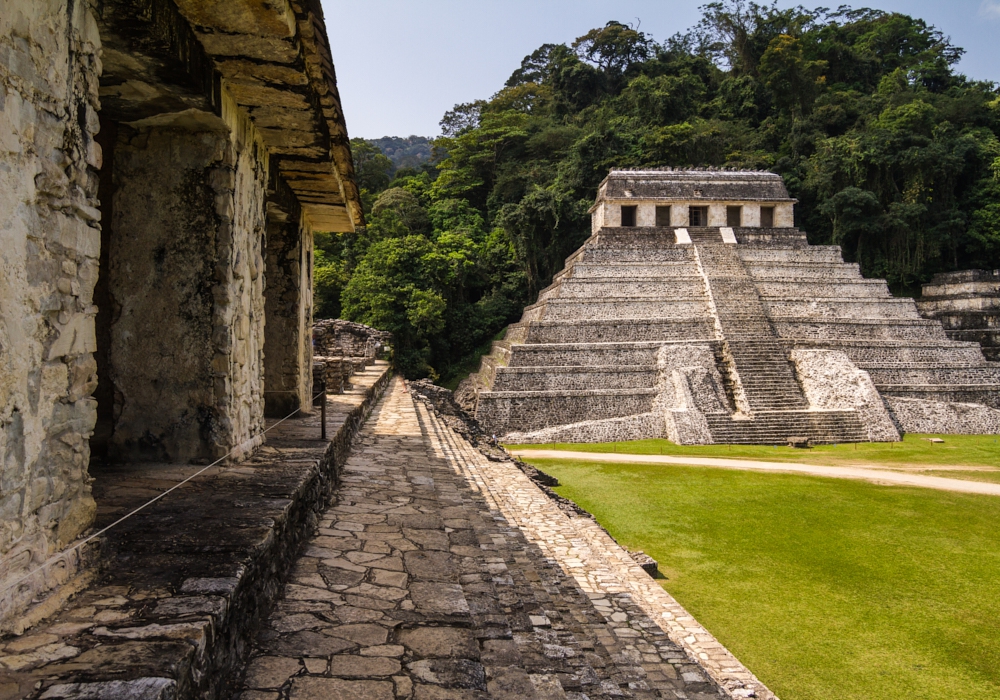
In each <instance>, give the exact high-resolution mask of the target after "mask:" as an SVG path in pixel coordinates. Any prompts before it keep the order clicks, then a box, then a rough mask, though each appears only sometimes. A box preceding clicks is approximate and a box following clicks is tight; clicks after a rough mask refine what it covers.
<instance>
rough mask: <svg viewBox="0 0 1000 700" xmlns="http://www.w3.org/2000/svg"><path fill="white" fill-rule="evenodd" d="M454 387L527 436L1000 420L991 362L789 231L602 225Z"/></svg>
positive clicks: (827, 435) (884, 433) (534, 439)
mask: <svg viewBox="0 0 1000 700" xmlns="http://www.w3.org/2000/svg"><path fill="white" fill-rule="evenodd" d="M681 231H683V233H682V232H681ZM458 396H459V398H460V400H461V401H463V403H464V406H465V408H466V409H467V410H469V411H470V412H472V413H474V414H475V415H476V417H477V419H478V420H479V421H480V423H481V424H482V425H483V427H484V428H485V429H486V430H487V431H488V432H492V433H494V434H496V435H497V436H498V437H502V438H503V439H504V440H506V441H508V442H512V443H526V444H527V443H534V444H539V443H553V442H607V441H619V440H638V439H650V438H665V439H669V440H671V441H674V442H677V443H681V444H712V443H719V444H764V445H767V444H785V443H786V442H787V441H788V440H789V438H793V437H794V438H808V439H809V440H810V442H812V443H813V444H824V443H842V442H858V441H894V440H899V439H900V436H901V433H904V432H941V433H944V432H950V433H1000V410H998V409H1000V364H998V363H993V362H988V361H987V360H986V359H985V358H984V357H983V354H982V352H981V350H980V348H979V346H978V344H976V343H972V342H960V341H955V340H952V339H950V338H949V337H948V335H946V333H945V330H944V328H943V327H942V325H941V323H940V322H939V321H937V320H934V319H927V318H923V317H921V315H920V314H919V313H918V311H917V308H916V305H915V304H914V302H913V300H911V299H901V298H894V297H892V295H891V294H890V293H889V290H888V287H887V286H886V284H885V282H884V281H882V280H871V279H864V278H863V277H861V274H860V271H859V269H858V266H857V265H856V264H853V263H845V262H844V261H843V258H842V257H841V252H840V249H839V248H838V247H836V246H810V245H808V244H807V242H806V240H805V235H804V234H803V233H802V232H800V231H798V230H797V229H794V228H785V229H761V228H752V229H751V228H746V229H744V228H734V229H731V230H729V231H728V232H727V233H726V234H725V235H724V234H723V230H722V229H721V228H718V227H716V228H711V227H701V228H697V229H695V228H689V229H678V228H675V227H627V228H623V227H603V228H601V229H599V230H598V231H596V233H595V234H594V235H593V236H591V238H590V239H588V240H587V242H586V243H585V244H584V245H583V247H581V248H580V249H579V250H578V251H577V252H575V253H574V254H573V255H572V256H570V258H568V259H567V263H566V267H565V268H564V269H563V270H562V271H561V272H560V273H559V274H557V275H556V276H555V278H554V280H553V283H552V284H551V285H550V286H549V287H548V288H546V289H544V290H542V292H541V293H540V294H539V297H538V301H537V302H536V303H535V304H533V305H531V306H529V307H527V308H526V309H525V312H524V315H523V317H522V319H521V320H520V322H518V323H516V324H513V325H511V326H510V327H509V328H508V331H507V334H506V336H505V337H504V339H503V340H502V341H498V342H496V343H495V344H494V347H493V350H492V351H491V353H490V354H489V355H488V356H486V357H484V358H483V361H482V365H481V367H480V370H479V372H478V373H476V374H474V375H472V376H471V377H470V378H469V379H468V380H467V381H466V382H465V383H464V385H463V386H462V387H461V388H460V390H459V392H458Z"/></svg>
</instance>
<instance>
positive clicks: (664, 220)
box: [656, 204, 670, 227]
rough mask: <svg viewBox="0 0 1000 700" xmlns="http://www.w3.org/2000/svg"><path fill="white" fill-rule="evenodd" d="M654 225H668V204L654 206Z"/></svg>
mask: <svg viewBox="0 0 1000 700" xmlns="http://www.w3.org/2000/svg"><path fill="white" fill-rule="evenodd" d="M656 225H657V226H660V227H667V226H670V205H669V204H668V205H666V206H658V207H656Z"/></svg>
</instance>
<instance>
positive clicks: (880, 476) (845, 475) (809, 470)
mask: <svg viewBox="0 0 1000 700" xmlns="http://www.w3.org/2000/svg"><path fill="white" fill-rule="evenodd" d="M511 454H514V455H516V456H518V457H520V458H521V459H523V460H526V461H531V460H532V459H564V460H577V461H587V462H621V463H627V464H678V465H684V466H689V467H720V468H722V469H745V470H750V471H765V472H786V473H794V474H809V475H812V476H828V477H833V478H835V479H860V480H862V481H871V482H873V483H876V484H883V485H891V486H919V487H921V488H926V489H938V490H939V491H958V492H960V493H981V494H987V495H990V496H1000V484H994V483H989V482H983V481H963V480H962V479H946V478H944V477H940V476H926V475H924V474H908V473H906V472H898V471H888V470H886V469H870V468H868V467H823V466H819V465H816V464H801V463H798V462H757V461H754V460H749V459H720V458H718V457H675V456H669V455H629V454H621V453H611V454H608V453H606V452H571V451H568V450H511Z"/></svg>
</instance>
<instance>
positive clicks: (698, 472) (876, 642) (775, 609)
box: [531, 460, 1000, 700]
mask: <svg viewBox="0 0 1000 700" xmlns="http://www.w3.org/2000/svg"><path fill="white" fill-rule="evenodd" d="M531 461H532V463H533V464H536V465H537V466H538V467H539V468H540V469H542V470H544V471H546V472H548V473H550V474H552V475H554V476H556V477H558V478H559V480H560V482H561V484H562V485H561V486H560V487H559V488H558V489H557V491H558V492H559V493H560V494H562V495H563V496H566V497H567V498H570V499H572V500H574V501H576V502H577V503H578V504H580V505H581V506H583V507H584V508H586V509H587V510H588V511H590V512H591V513H593V514H594V515H595V516H596V517H597V519H598V520H599V521H600V523H601V524H602V525H604V526H605V527H606V528H607V529H608V530H609V531H610V532H611V534H612V535H613V536H614V537H616V538H617V539H618V541H619V542H621V543H622V544H623V545H625V546H626V547H628V548H630V549H642V550H644V551H646V552H647V553H649V554H650V555H651V556H653V557H654V558H655V559H656V560H657V561H658V562H659V563H660V571H661V572H662V573H663V574H665V575H666V576H667V578H666V580H663V581H662V583H663V585H664V587H665V588H666V589H667V590H668V591H670V593H671V594H673V595H674V597H676V598H677V600H678V601H680V603H681V604H682V605H684V606H685V607H686V608H687V609H688V610H689V611H690V612H691V613H693V614H694V615H695V617H696V618H697V619H698V620H699V621H700V622H701V623H702V624H704V625H705V626H706V627H707V628H708V629H709V630H710V631H711V632H712V633H714V634H715V635H716V636H717V637H718V638H719V640H720V641H721V642H722V643H723V644H725V645H726V646H727V647H728V648H729V649H730V650H731V651H732V652H733V653H735V654H736V656H737V657H738V658H739V659H740V660H741V661H743V662H744V663H745V664H746V665H747V666H748V667H749V668H750V669H751V670H752V671H753V672H754V673H756V674H757V676H758V677H759V678H760V679H761V680H762V681H764V682H765V683H766V684H767V685H768V686H769V687H770V688H771V689H772V690H774V691H775V692H776V693H777V694H778V695H779V696H780V697H781V698H782V700H806V699H809V700H812V699H817V700H818V699H823V700H834V699H842V698H852V699H859V700H860V699H864V700H869V699H871V700H881V699H888V698H893V699H897V698H898V699H899V700H903V699H904V698H905V699H906V700H914V699H925V698H926V699H930V698H934V699H941V700H944V699H948V700H958V699H966V698H976V699H983V698H1000V498H996V497H989V496H977V495H967V494H957V493H949V492H941V491H933V490H930V489H915V488H900V487H886V486H877V485H874V484H869V483H867V482H861V481H849V480H843V479H824V478H819V477H806V476H798V475H791V474H762V473H756V472H745V471H732V470H723V469H711V468H697V467H679V466H664V465H641V464H605V463H594V462H573V461H550V460H531Z"/></svg>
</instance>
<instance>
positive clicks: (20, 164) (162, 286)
mask: <svg viewBox="0 0 1000 700" xmlns="http://www.w3.org/2000/svg"><path fill="white" fill-rule="evenodd" d="M360 220H361V210H360V203H359V199H358V192H357V187H356V185H355V183H354V182H353V166H352V160H351V154H350V148H349V140H348V136H347V131H346V126H345V122H344V118H343V114H342V111H341V107H340V98H339V95H338V92H337V86H336V80H335V77H334V70H333V63H332V61H331V58H330V46H329V41H328V39H327V36H326V30H325V25H324V22H323V15H322V10H321V7H320V2H319V0H268V2H263V3H262V2H257V1H256V0H231V1H227V2H206V1H205V0H100V1H98V0H76V1H75V2H44V1H43V0H24V1H23V2H5V3H4V4H3V9H2V10H0V460H2V461H0V629H3V627H4V624H5V621H7V620H10V619H11V618H12V617H14V616H17V615H18V614H19V612H20V611H22V610H23V609H24V608H25V606H27V605H28V604H29V603H30V602H31V601H32V600H35V599H37V598H39V597H41V596H42V595H43V594H44V593H45V591H46V590H49V589H51V588H53V587H55V586H58V585H60V584H62V583H63V582H65V581H67V580H68V579H69V578H70V577H71V576H72V575H73V572H74V570H75V569H76V567H77V565H78V561H77V559H76V558H75V557H76V554H73V555H72V556H68V557H66V558H65V559H64V560H63V561H62V562H60V564H58V565H54V566H51V567H49V568H47V569H45V570H44V571H42V572H40V573H37V574H35V575H33V576H32V577H30V578H28V579H27V580H25V581H22V582H21V583H19V584H18V585H17V586H16V587H13V588H12V587H11V586H10V584H12V583H13V582H14V581H17V580H18V579H20V578H21V577H23V576H24V575H25V574H26V573H27V572H29V571H32V570H33V569H35V568H36V567H37V566H38V565H39V564H41V563H42V562H44V561H46V560H47V559H48V558H49V557H50V556H51V555H53V554H55V553H57V552H60V551H63V550H64V549H65V548H66V547H67V546H68V545H70V544H71V543H72V542H73V541H74V540H76V539H77V538H78V537H79V536H80V535H81V533H83V532H85V531H86V530H87V528H88V527H90V524H91V522H92V521H93V518H94V514H95V508H96V506H95V502H94V499H93V497H92V495H91V481H92V479H93V478H95V477H96V478H97V479H98V480H101V479H103V478H109V479H110V478H113V476H111V475H110V473H108V475H107V476H105V472H103V471H102V468H103V467H101V466H100V464H106V463H108V462H111V461H119V462H121V461H129V462H133V461H142V462H147V461H150V462H174V463H183V462H188V461H192V460H194V461H199V462H200V461H206V460H213V459H217V458H220V457H223V456H226V455H228V456H229V457H230V458H235V459H238V458H241V457H243V456H246V455H247V454H249V453H250V452H251V451H252V450H254V449H255V448H256V447H257V446H259V445H260V442H261V440H262V430H263V426H264V417H265V415H267V414H270V415H282V416H283V415H287V414H288V413H289V412H291V411H292V410H295V409H296V408H304V409H308V407H309V399H310V396H311V390H312V386H311V384H312V373H311V356H312V348H311V343H310V337H309V329H310V327H311V325H312V299H311V294H312V279H311V269H312V240H313V233H314V232H315V231H350V230H353V228H354V225H355V223H356V222H359V221H360ZM91 453H94V455H95V456H96V457H99V458H100V464H99V463H98V462H97V461H94V462H92V460H91Z"/></svg>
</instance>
